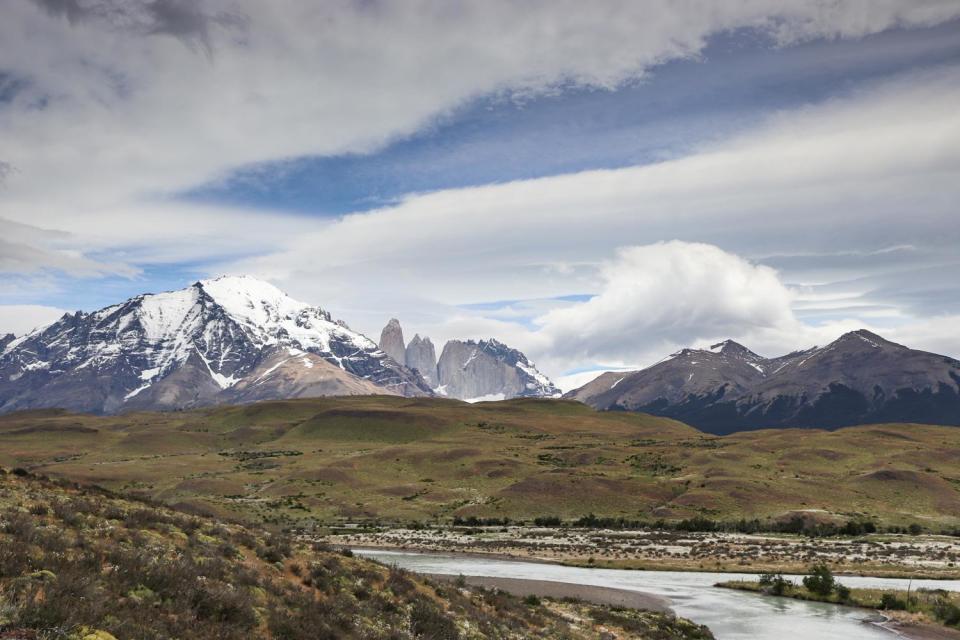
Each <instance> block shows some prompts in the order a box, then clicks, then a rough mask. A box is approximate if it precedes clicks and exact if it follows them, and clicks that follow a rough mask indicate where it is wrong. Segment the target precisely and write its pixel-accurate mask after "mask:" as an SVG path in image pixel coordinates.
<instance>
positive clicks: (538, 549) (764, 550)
mask: <svg viewBox="0 0 960 640" xmlns="http://www.w3.org/2000/svg"><path fill="white" fill-rule="evenodd" d="M325 539H326V540H327V541H328V542H331V543H333V544H339V545H343V546H351V547H369V548H376V549H393V550H402V551H418V552H425V553H430V552H437V553H457V554H477V555H480V556H483V557H491V558H505V559H511V560H525V561H530V562H552V563H556V564H562V565H566V566H579V567H598V568H607V569H636V570H648V571H709V572H717V573H764V572H776V573H784V574H803V573H804V572H806V570H807V569H808V568H809V566H810V564H811V562H813V561H819V562H826V563H828V564H830V566H831V567H832V568H833V569H834V572H835V573H836V574H837V575H847V576H871V577H878V578H913V579H920V578H923V579H953V580H955V579H960V566H958V565H960V539H957V538H953V537H947V536H907V535H888V534H885V535H871V536H864V537H860V538H816V539H812V538H805V537H801V536H794V535H788V534H736V533H698V532H679V531H657V530H639V531H617V530H596V529H549V528H536V527H516V526H513V527H470V528H463V527H460V528H457V527H447V528H439V527H438V528H432V529H382V530H376V531H358V532H356V533H353V532H342V533H339V534H337V535H332V536H328V537H327V538H325Z"/></svg>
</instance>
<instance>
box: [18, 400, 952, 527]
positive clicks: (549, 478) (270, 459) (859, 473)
mask: <svg viewBox="0 0 960 640" xmlns="http://www.w3.org/2000/svg"><path fill="white" fill-rule="evenodd" d="M956 451H957V431H956V429H955V428H953V427H940V426H930V425H917V424H880V425H867V426H859V427H849V428H844V429H839V430H836V431H825V430H797V429H781V430H762V431H754V432H748V433H738V434H733V435H729V436H722V437H720V436H713V435H709V434H705V433H702V432H700V431H697V430H696V429H694V428H692V427H689V426H687V425H684V424H682V423H680V422H676V421H674V420H671V419H668V418H661V417H654V416H649V415H645V414H638V413H632V412H597V411H595V410H593V409H591V408H589V407H587V406H585V405H583V404H581V403H578V402H572V401H558V400H534V399H527V400H512V401H506V402H491V403H479V404H475V405H469V404H465V403H462V402H458V401H453V400H444V399H436V398H398V397H388V396H378V397H377V396H370V397H366V396H357V397H350V398H325V399H310V400H288V401H270V402H261V403H256V404H249V405H241V406H233V407H221V408H213V409H203V410H197V411H190V412H175V413H137V414H128V415H124V416H101V417H96V416H89V415H80V414H71V413H66V412H61V411H49V410H48V411H31V412H21V413H16V414H11V415H7V416H3V417H0V464H2V465H6V466H10V467H12V466H22V467H26V468H29V469H32V470H36V471H37V472H41V473H45V474H51V475H56V476H62V477H66V478H70V479H75V480H78V481H82V482H86V483H95V484H98V485H102V486H105V487H108V488H111V489H116V490H123V491H134V492H137V493H139V494H142V495H145V496H149V497H151V498H155V499H159V500H162V501H164V502H165V503H167V504H172V505H179V506H181V507H186V508H191V509H195V510H197V511H199V512H203V513H211V514H218V515H222V516H227V515H229V516H232V517H240V518H244V519H246V520H249V521H265V522H275V523H280V524H284V525H291V526H306V527H313V526H315V525H317V524H318V523H319V524H324V523H326V524H332V523H341V522H347V521H349V522H358V521H361V522H362V521H374V520H380V521H384V522H404V523H405V522H409V521H419V522H432V521H437V522H449V521H451V520H452V519H453V518H454V517H457V516H459V517H470V516H477V517H493V518H504V517H506V518H511V519H514V520H516V519H531V518H534V517H537V516H559V517H564V518H577V517H580V516H583V515H586V514H588V513H595V514H597V515H602V516H611V517H625V518H630V519H642V520H648V521H655V520H658V519H664V520H679V519H683V518H691V517H697V516H700V517H707V518H712V519H715V520H728V521H730V520H736V519H739V518H757V519H761V520H766V521H771V522H772V521H775V520H778V519H784V518H790V517H795V516H796V515H797V514H801V515H802V514H813V515H815V516H816V517H818V518H828V519H829V518H834V519H836V520H838V521H841V522H842V521H845V520H847V519H852V518H853V519H872V520H874V521H876V522H878V523H884V524H897V525H905V524H910V523H920V524H921V525H923V526H924V527H925V528H928V529H930V530H939V529H941V528H947V527H956V526H957V525H958V524H960V459H958V457H957V455H956Z"/></svg>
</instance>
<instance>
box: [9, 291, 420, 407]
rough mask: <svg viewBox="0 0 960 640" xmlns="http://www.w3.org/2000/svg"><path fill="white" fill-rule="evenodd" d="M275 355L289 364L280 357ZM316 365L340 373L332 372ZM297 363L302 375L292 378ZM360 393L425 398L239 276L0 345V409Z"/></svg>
mask: <svg viewBox="0 0 960 640" xmlns="http://www.w3.org/2000/svg"><path fill="white" fill-rule="evenodd" d="M284 352H285V353H286V354H287V356H289V358H287V359H286V360H280V359H282V358H283V357H284V356H283V353H284ZM302 354H310V355H311V356H315V357H301V355H302ZM321 360H322V361H323V362H326V363H328V364H329V365H331V366H332V367H335V368H337V369H339V370H340V372H341V374H338V375H337V376H332V371H331V370H330V368H329V367H326V366H320V361H321ZM310 364H312V365H313V366H312V367H311V366H310ZM273 366H276V368H275V369H272V370H270V367H273ZM296 366H299V367H300V368H301V369H302V371H299V372H297V373H296V375H294V374H293V373H292V372H291V369H290V368H291V367H296ZM333 378H337V380H336V382H334V381H333V380H332V379H333ZM271 382H272V383H273V384H271ZM240 383H243V384H242V385H241V384H240ZM362 390H364V391H366V392H380V393H393V394H401V395H411V396H417V395H431V390H430V387H429V385H427V384H426V383H425V382H424V380H423V378H421V377H420V376H419V375H418V374H416V373H414V372H412V371H410V370H409V369H407V368H406V367H405V366H403V365H402V363H397V362H395V361H393V360H391V359H390V358H388V357H387V356H386V355H385V354H384V353H383V352H382V351H381V350H380V349H378V348H377V345H376V344H374V343H373V342H372V341H371V340H370V339H368V338H367V337H365V336H363V335H361V334H359V333H357V332H355V331H352V330H351V329H350V328H349V327H348V326H347V325H346V324H344V323H343V322H341V321H335V320H333V319H332V318H331V317H330V314H329V313H327V312H326V311H324V310H322V309H320V308H317V307H311V306H309V305H307V304H304V303H302V302H298V301H296V300H294V299H293V298H290V297H289V296H287V295H286V294H284V293H283V292H281V291H280V290H279V289H277V288H276V287H274V286H273V285H270V284H268V283H266V282H262V281H260V280H257V279H255V278H250V277H246V276H237V277H223V278H217V279H214V280H203V281H200V282H197V283H195V284H193V285H192V286H190V287H187V288H186V289H182V290H180V291H171V292H167V293H160V294H147V295H140V296H136V297H134V298H131V299H130V300H127V301H126V302H124V303H122V304H118V305H114V306H111V307H107V308H105V309H101V310H100V311H96V312H93V313H89V314H86V313H81V312H77V313H75V314H66V315H64V316H63V317H62V318H61V319H60V320H58V321H57V322H55V323H53V324H51V325H50V326H48V327H45V328H41V329H38V330H36V331H33V332H31V333H29V334H27V335H25V336H22V337H20V338H16V339H14V340H8V339H6V338H4V342H3V347H2V350H0V412H6V411H14V410H18V409H31V408H46V407H63V408H68V409H72V410H75V411H86V412H92V413H113V412H118V411H126V410H130V409H179V408H186V407H193V406H201V405H206V404H214V403H221V402H230V401H235V400H237V399H254V398H268V397H286V395H285V394H286V393H293V394H295V395H297V394H305V393H317V394H322V393H326V392H327V391H333V392H337V393H339V392H345V393H353V392H362Z"/></svg>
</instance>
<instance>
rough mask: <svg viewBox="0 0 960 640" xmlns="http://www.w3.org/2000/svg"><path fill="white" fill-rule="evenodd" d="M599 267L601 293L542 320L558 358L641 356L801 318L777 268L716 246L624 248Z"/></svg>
mask: <svg viewBox="0 0 960 640" xmlns="http://www.w3.org/2000/svg"><path fill="white" fill-rule="evenodd" d="M600 273H601V278H602V280H603V284H602V287H601V289H600V293H599V295H597V296H596V297H594V298H593V299H591V300H590V301H588V302H585V303H583V304H578V305H575V306H571V307H568V308H566V309H558V310H554V311H550V312H548V313H546V314H545V315H543V316H542V317H541V318H539V319H538V323H539V324H540V325H541V326H542V329H541V332H542V335H543V336H544V337H545V339H546V340H547V341H548V343H549V346H548V347H547V348H546V351H548V352H549V353H550V354H551V355H552V357H554V358H564V357H565V358H567V359H569V360H570V361H572V362H577V361H587V362H610V363H615V362H631V361H634V362H635V361H637V360H638V359H640V358H642V357H643V356H644V355H646V354H649V353H650V351H652V350H654V349H656V348H660V349H661V350H662V349H663V348H664V347H665V346H669V345H678V344H681V345H683V344H692V343H693V342H696V341H697V340H700V339H703V338H716V337H726V336H731V335H743V334H745V333H750V332H753V331H755V330H758V329H771V328H777V329H779V328H781V327H785V326H787V325H791V324H795V323H796V320H795V319H794V317H793V313H792V311H791V310H790V302H791V294H790V292H789V291H788V290H787V288H786V287H785V286H784V285H783V283H781V282H780V279H779V278H778V277H777V274H776V272H775V271H774V270H773V269H771V268H769V267H765V266H762V265H754V264H751V263H749V262H747V261H746V260H744V259H743V258H740V257H738V256H735V255H732V254H730V253H727V252H725V251H723V250H721V249H719V248H717V247H715V246H711V245H707V244H695V243H685V242H677V241H673V242H660V243H657V244H653V245H647V246H642V247H629V248H624V249H621V250H619V251H618V252H617V256H616V258H615V259H614V260H612V261H610V262H608V263H605V264H604V265H603V267H602V268H601V270H600Z"/></svg>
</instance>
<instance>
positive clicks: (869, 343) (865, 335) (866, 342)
mask: <svg viewBox="0 0 960 640" xmlns="http://www.w3.org/2000/svg"><path fill="white" fill-rule="evenodd" d="M831 346H834V347H837V346H843V347H852V348H856V349H865V348H866V349H884V348H888V347H900V346H901V345H898V344H897V343H895V342H890V341H889V340H887V339H886V338H883V337H882V336H878V335H877V334H875V333H873V332H872V331H867V330H866V329H857V330H856V331H849V332H847V333H845V334H843V335H842V336H840V337H839V338H837V339H836V340H834V341H833V343H831V344H830V345H827V348H829V347H831Z"/></svg>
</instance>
